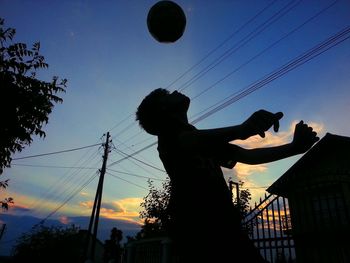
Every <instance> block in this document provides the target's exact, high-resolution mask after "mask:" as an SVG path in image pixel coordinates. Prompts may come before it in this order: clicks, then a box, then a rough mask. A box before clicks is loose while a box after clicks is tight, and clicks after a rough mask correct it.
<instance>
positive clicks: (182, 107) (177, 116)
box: [136, 88, 190, 135]
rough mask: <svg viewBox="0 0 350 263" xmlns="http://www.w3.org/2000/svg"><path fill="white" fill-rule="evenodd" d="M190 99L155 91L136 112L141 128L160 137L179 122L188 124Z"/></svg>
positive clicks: (166, 91)
mask: <svg viewBox="0 0 350 263" xmlns="http://www.w3.org/2000/svg"><path fill="white" fill-rule="evenodd" d="M189 105H190V99H189V98H188V97H187V96H185V95H183V94H182V93H179V92H177V91H174V92H173V93H170V92H169V91H168V90H166V89H162V88H159V89H155V90H153V91H152V92H151V93H150V94H148V95H147V96H146V97H145V98H144V99H143V100H142V102H141V104H140V105H139V107H138V108H137V111H136V120H137V121H139V124H140V126H141V127H142V128H143V129H144V130H145V131H146V132H148V133H150V134H152V135H159V134H160V133H161V132H162V131H164V130H166V129H167V128H169V127H170V126H172V125H176V124H177V122H187V115H186V114H187V110H188V107H189Z"/></svg>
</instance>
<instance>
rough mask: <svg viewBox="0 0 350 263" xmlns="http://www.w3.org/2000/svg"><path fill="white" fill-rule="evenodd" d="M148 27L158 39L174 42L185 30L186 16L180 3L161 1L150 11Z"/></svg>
mask: <svg viewBox="0 0 350 263" xmlns="http://www.w3.org/2000/svg"><path fill="white" fill-rule="evenodd" d="M147 27H148V31H149V32H150V33H151V35H152V36H153V37H154V38H155V39H156V40H157V41H159V42H161V43H173V42H175V41H177V40H178V39H179V38H180V37H181V36H182V35H183V33H184V31H185V27H186V16H185V13H184V11H183V10H182V8H181V7H180V6H179V5H178V4H176V3H174V2H172V1H167V0H163V1H159V2H157V3H156V4H155V5H153V6H152V7H151V9H150V10H149V12H148V15H147Z"/></svg>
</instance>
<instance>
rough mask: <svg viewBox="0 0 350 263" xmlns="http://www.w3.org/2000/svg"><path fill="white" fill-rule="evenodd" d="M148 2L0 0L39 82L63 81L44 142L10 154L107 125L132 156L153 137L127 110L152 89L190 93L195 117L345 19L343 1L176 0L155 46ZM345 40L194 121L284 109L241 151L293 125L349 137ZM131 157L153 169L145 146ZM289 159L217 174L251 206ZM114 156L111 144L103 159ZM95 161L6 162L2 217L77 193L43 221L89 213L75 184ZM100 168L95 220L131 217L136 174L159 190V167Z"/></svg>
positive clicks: (285, 137)
mask: <svg viewBox="0 0 350 263" xmlns="http://www.w3.org/2000/svg"><path fill="white" fill-rule="evenodd" d="M156 2H157V1H136V0H131V1H126V0H122V1H121V0H119V1H118V0H115V1H111V0H109V1H76V0H74V1H73V0H70V1H68V0H66V1H42V0H39V1H19V0H11V1H9V0H0V7H1V8H0V10H1V11H0V16H1V17H3V18H4V19H5V25H6V26H8V27H13V28H16V30H17V33H16V37H15V39H14V41H15V42H25V43H27V44H32V43H34V42H37V41H40V43H41V53H42V54H43V55H44V56H45V59H46V62H47V63H48V64H49V68H48V69H47V70H42V71H41V72H40V73H39V75H38V76H39V78H41V79H43V80H50V79H51V78H52V76H55V75H58V76H59V77H61V78H66V79H68V88H67V92H66V93H65V94H61V95H62V98H63V100H64V101H63V103H62V104H58V105H56V107H55V108H54V110H53V112H52V114H51V115H50V116H49V123H48V124H47V125H46V126H45V127H44V130H45V132H46V135H47V136H46V138H45V139H41V138H34V141H33V143H32V144H31V145H30V146H29V147H27V148H26V149H25V150H23V151H22V152H21V153H18V154H16V155H14V156H13V157H14V158H20V157H25V156H30V155H35V154H41V153H47V152H54V151H61V150H65V149H72V148H76V147H82V146H87V145H92V144H95V143H99V142H102V141H103V138H102V139H101V137H102V135H103V134H104V133H106V132H107V131H110V133H111V135H112V138H113V143H114V145H115V147H116V149H117V150H120V151H122V152H124V153H126V154H133V153H134V152H135V151H138V150H139V149H142V148H143V147H145V146H147V145H149V144H151V143H153V142H154V141H155V140H156V138H153V137H151V136H149V135H147V134H146V133H145V132H143V131H141V130H140V128H139V127H138V125H137V124H136V122H135V121H134V113H135V110H136V108H137V106H138V105H139V103H140V101H141V100H142V98H143V97H144V96H145V95H147V94H148V93H149V92H150V91H152V90H153V89H155V88H158V87H164V88H169V89H170V90H175V89H178V90H183V91H182V92H183V93H185V94H186V95H188V96H190V97H191V98H194V99H193V100H192V104H191V107H190V110H189V116H190V117H192V116H195V117H196V116H200V114H199V115H196V114H198V113H201V112H202V111H203V110H205V109H208V107H210V106H212V105H214V104H215V103H217V102H219V101H221V100H223V99H225V98H227V97H228V96H230V95H232V94H234V93H235V92H237V91H239V90H242V89H244V88H246V87H248V86H249V85H251V84H252V83H254V82H255V81H257V80H260V79H262V78H263V77H264V76H266V75H267V74H269V73H271V72H273V71H274V70H276V69H277V68H279V67H281V66H283V65H286V63H288V62H289V61H291V60H292V59H294V58H296V57H297V56H299V55H301V54H303V53H304V52H306V51H308V50H310V49H311V48H313V47H314V46H316V45H317V44H319V43H321V42H323V41H324V40H325V39H327V38H329V37H331V36H333V35H335V34H336V33H337V32H339V31H340V30H342V29H344V28H346V27H348V26H350V15H349V14H350V2H349V1H346V0H339V1H332V0H318V1H316V0H315V1H313V0H307V1H306V0H304V1H267V0H266V1H265V0H264V1H257V0H255V1H253V0H249V1H228V0H219V1H203V0H188V1H185V0H183V1H180V0H179V1H176V2H177V3H178V4H179V5H180V6H181V7H182V8H183V10H184V12H185V14H186V17H187V25H186V29H185V32H184V35H183V36H182V38H181V39H179V40H178V41H177V42H175V43H172V44H162V43H158V42H157V41H156V40H155V39H153V38H152V36H151V35H150V34H149V32H148V30H147V26H146V17H147V13H148V10H149V8H150V7H151V6H152V5H153V4H154V3H156ZM263 10H264V11H263ZM259 13H260V14H259ZM257 14H259V15H257ZM279 15H280V16H281V17H279ZM312 17H313V19H311V18H312ZM253 18H254V19H253ZM269 19H270V20H269ZM271 19H276V20H275V21H274V20H271ZM349 43H350V42H349V40H345V41H344V42H342V43H340V44H339V45H337V46H335V47H333V48H331V49H329V50H328V51H326V52H325V53H323V54H321V55H319V56H318V57H316V58H314V59H312V60H310V61H308V62H307V63H305V64H304V65H301V66H300V67H298V68H296V69H294V70H292V71H290V72H288V73H287V74H285V75H283V76H281V77H280V78H278V79H276V80H274V81H272V82H270V83H268V84H267V85H264V86H263V87H262V88H260V89H259V90H257V91H255V92H253V93H251V94H250V95H248V96H246V97H244V98H242V99H241V100H238V101H237V102H235V103H232V104H230V105H229V106H227V107H225V108H223V109H222V110H220V111H218V112H216V113H215V114H212V115H210V116H209V117H207V118H205V119H203V120H202V121H200V122H198V123H197V124H196V126H197V127H198V128H214V127H221V126H229V125H235V124H239V123H241V122H242V121H244V120H245V119H246V118H247V117H249V116H250V114H252V113H253V112H254V111H256V110H259V109H262V108H263V109H266V110H270V111H272V112H277V111H282V112H283V113H284V117H283V119H282V120H281V128H280V132H279V133H274V132H271V133H268V134H267V137H266V138H265V139H260V138H257V137H254V138H252V139H251V140H248V141H246V142H239V143H240V144H241V145H242V146H245V147H259V146H268V145H276V144H279V143H286V142H289V141H290V140H291V138H292V130H293V125H294V124H295V122H296V121H299V120H304V121H305V122H307V123H310V124H312V125H313V127H314V128H315V130H317V131H318V132H319V135H320V137H322V136H324V134H325V133H326V132H330V133H334V134H339V135H344V136H350V127H349V125H348V119H349V118H348V115H347V114H348V112H349V110H350V106H349V105H350V104H349V97H350V96H349V95H350V94H349V93H350V92H349V90H350V89H349V84H350V74H349V68H350V45H349ZM272 45H273V46H272ZM208 54H210V55H208ZM221 58H224V59H223V60H222V62H220V63H218V61H220V59H221ZM199 62H201V63H199ZM198 63H199V64H198ZM216 64H217V65H216ZM213 65H215V67H214V66H213ZM189 69H191V70H189ZM207 69H210V70H207ZM204 71H205V72H206V73H205V74H203V75H201V72H204ZM184 73H186V74H184ZM180 76H182V77H181V78H179V77H180ZM199 76H200V77H199ZM174 81H175V82H174ZM172 83H173V84H172ZM206 89H207V90H208V91H207V92H205V93H203V94H201V92H203V91H204V90H206ZM198 94H201V95H200V96H198V97H197V95H198ZM190 119H192V120H193V119H195V118H190ZM135 157H136V158H138V159H139V160H142V161H143V162H146V163H148V164H151V165H153V166H156V167H159V168H161V169H163V166H162V164H161V162H160V161H159V159H158V154H157V151H156V147H151V148H149V149H148V150H145V151H142V152H141V153H140V154H137V155H135ZM300 157H301V156H295V157H291V158H288V159H285V160H281V161H278V162H275V163H271V164H266V165H257V166H245V165H241V164H239V165H237V166H236V168H235V169H233V170H224V174H225V177H227V178H228V177H229V176H232V177H233V178H234V179H235V180H238V179H240V180H242V181H244V182H245V186H246V187H249V189H250V190H251V192H252V194H253V201H254V200H257V199H258V198H259V197H260V196H262V195H263V194H264V187H268V186H269V185H270V184H271V183H272V182H274V181H275V180H276V179H277V178H278V177H279V176H281V175H282V174H283V173H284V172H285V171H286V170H288V168H289V167H290V166H291V165H292V164H293V163H294V162H295V161H296V160H297V159H298V158H300ZM122 158H123V156H122V155H121V154H120V153H118V152H117V151H112V152H111V154H110V158H109V160H108V162H109V164H111V163H113V162H116V161H118V160H120V159H122ZM101 162H102V149H101V148H98V147H92V148H87V149H84V150H81V151H74V152H69V153H64V154H57V155H49V156H44V157H37V158H28V159H23V160H14V161H13V165H12V167H11V168H10V169H6V170H5V172H4V174H3V175H2V178H3V179H5V178H9V179H10V186H9V188H8V189H7V190H6V191H2V192H1V196H0V198H5V197H6V196H12V197H13V198H14V199H15V202H16V207H17V209H13V210H12V211H10V212H9V213H12V214H13V215H30V216H36V217H39V218H45V217H46V216H47V215H48V214H49V213H50V212H52V211H53V210H54V209H56V208H57V207H59V206H60V205H62V203H63V202H65V200H67V198H69V197H70V196H71V195H72V194H73V193H76V195H74V197H73V198H72V199H70V201H69V202H67V204H66V205H65V206H63V207H62V208H61V209H59V210H58V211H57V212H56V213H55V214H54V215H53V216H52V218H56V219H61V221H62V222H69V218H70V217H72V218H73V217H75V216H88V215H89V214H90V211H91V210H90V209H91V203H92V200H93V198H94V194H95V189H96V185H97V179H96V178H95V179H94V180H93V181H92V182H91V183H90V184H89V185H87V186H86V187H85V188H83V189H82V190H81V191H79V189H80V187H81V186H82V185H84V183H86V182H87V180H88V179H89V178H91V177H92V176H93V175H94V174H95V173H96V171H97V169H98V168H100V167H101ZM22 165H30V166H22ZM41 166H55V168H53V167H41ZM58 166H60V167H61V168H58ZM63 166H64V167H83V168H84V169H82V168H81V169H77V168H62V167H63ZM86 168H89V169H86ZM90 168H91V169H90ZM109 169H113V171H112V170H109V173H110V174H113V175H114V177H113V176H112V175H110V174H107V175H106V179H105V188H104V195H103V203H104V204H103V209H104V210H103V211H102V216H104V217H106V218H113V219H118V220H127V221H129V222H130V221H131V222H136V223H137V222H139V221H140V220H139V218H138V212H139V210H140V207H139V204H140V202H141V201H142V198H143V197H144V196H145V195H146V194H147V193H148V184H147V178H144V177H149V178H156V179H155V180H154V183H155V185H157V186H160V185H161V183H162V180H164V179H165V178H166V174H165V173H164V172H161V171H159V170H156V169H153V168H151V167H149V166H145V165H144V164H142V163H141V162H138V161H136V160H132V159H130V158H129V159H128V160H124V161H122V162H120V163H118V164H116V165H113V166H110V167H109ZM126 173H128V174H126ZM131 174H132V175H131ZM120 178H121V179H120ZM213 205H214V206H215V204H213ZM213 216H214V215H213ZM0 220H1V218H0ZM198 220H200V218H199V219H198ZM4 239H5V237H4Z"/></svg>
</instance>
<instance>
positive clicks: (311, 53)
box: [109, 27, 350, 167]
mask: <svg viewBox="0 0 350 263" xmlns="http://www.w3.org/2000/svg"><path fill="white" fill-rule="evenodd" d="M349 32H350V27H346V28H344V29H343V30H341V31H340V32H338V33H336V34H335V35H333V36H331V37H329V38H328V39H326V40H325V41H323V42H321V43H320V44H318V45H316V46H315V47H314V48H312V49H310V50H308V51H306V52H305V53H304V54H302V55H300V56H298V57H296V58H294V59H293V60H291V61H290V62H288V63H286V64H285V65H283V66H281V67H280V68H278V69H276V70H275V71H273V72H271V73H270V74H267V75H265V77H264V78H263V79H261V80H259V81H255V82H254V83H253V84H251V85H249V86H248V87H247V88H244V89H241V90H240V91H238V92H235V93H234V94H232V95H230V96H228V97H226V98H225V99H223V100H221V101H219V102H218V103H216V104H214V105H213V106H211V107H214V108H213V109H212V110H210V111H208V112H207V113H204V114H203V115H201V116H200V117H198V118H197V119H195V120H194V121H192V122H191V123H192V124H194V123H197V122H199V121H202V120H204V119H206V118H207V117H209V116H210V115H212V114H214V113H216V112H218V111H220V110H222V109H223V108H225V107H227V106H229V105H231V104H232V103H234V102H236V101H238V100H240V99H242V98H244V97H246V96H248V95H249V94H250V93H252V92H254V91H256V90H258V89H260V88H262V87H264V86H265V85H267V84H268V83H270V82H272V81H274V80H276V79H277V78H279V77H281V76H283V75H285V74H287V73H288V72H290V71H291V70H293V69H295V68H297V67H299V66H301V65H303V64H305V63H306V62H308V61H310V60H311V59H313V58H315V57H318V56H319V55H321V54H323V53H324V52H326V51H327V50H329V49H331V48H333V47H335V46H337V45H338V44H340V43H342V42H344V41H345V40H347V39H348V38H350V36H346V34H349ZM336 41H338V42H336ZM229 74H230V73H229ZM227 76H228V75H226V76H224V77H223V78H222V79H221V80H220V81H222V80H223V79H225V78H227ZM211 107H209V108H211ZM156 144H157V142H156V141H155V142H153V143H151V144H149V145H147V146H145V147H143V148H141V149H139V150H138V151H135V152H134V153H132V154H129V155H128V156H126V157H124V158H122V159H120V160H117V161H115V162H113V163H111V164H110V165H109V167H110V166H112V165H115V164H118V163H120V162H122V161H124V160H126V159H128V158H130V157H131V156H135V155H137V154H139V153H140V152H143V151H145V150H147V149H149V148H151V147H152V146H154V145H156Z"/></svg>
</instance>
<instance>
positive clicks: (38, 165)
mask: <svg viewBox="0 0 350 263" xmlns="http://www.w3.org/2000/svg"><path fill="white" fill-rule="evenodd" d="M11 165H15V166H25V167H38V168H57V169H83V170H84V169H87V170H97V169H99V168H98V167H83V166H58V165H40V164H24V163H11Z"/></svg>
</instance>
